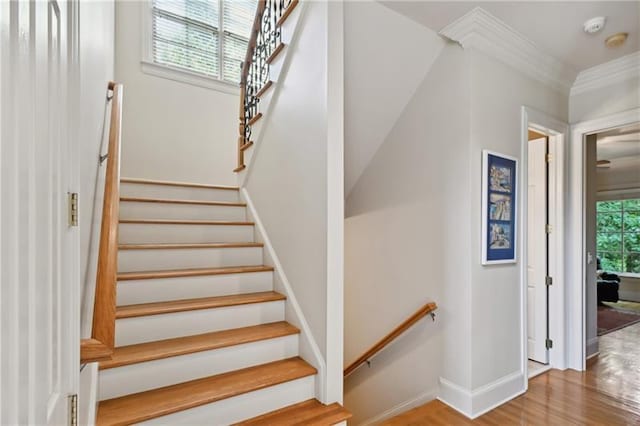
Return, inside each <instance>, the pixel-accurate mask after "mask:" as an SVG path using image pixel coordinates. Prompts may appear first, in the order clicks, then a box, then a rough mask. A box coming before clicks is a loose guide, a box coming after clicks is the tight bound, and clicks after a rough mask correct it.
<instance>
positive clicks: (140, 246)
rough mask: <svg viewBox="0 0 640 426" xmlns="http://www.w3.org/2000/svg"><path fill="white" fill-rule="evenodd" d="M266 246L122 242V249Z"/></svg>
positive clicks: (120, 247)
mask: <svg viewBox="0 0 640 426" xmlns="http://www.w3.org/2000/svg"><path fill="white" fill-rule="evenodd" d="M243 247H264V244H263V243H158V244H120V245H119V246H118V249H120V250H156V249H157V250H161V249H206V248H243Z"/></svg>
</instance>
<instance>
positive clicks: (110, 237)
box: [80, 81, 123, 364]
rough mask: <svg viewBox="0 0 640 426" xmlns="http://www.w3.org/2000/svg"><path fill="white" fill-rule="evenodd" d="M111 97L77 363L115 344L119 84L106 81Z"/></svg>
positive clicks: (107, 353) (105, 355) (101, 355)
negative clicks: (88, 321) (86, 334)
mask: <svg viewBox="0 0 640 426" xmlns="http://www.w3.org/2000/svg"><path fill="white" fill-rule="evenodd" d="M108 90H109V91H110V92H111V94H112V103H111V120H110V125H109V147H108V151H107V170H106V178H105V183H104V199H103V203H102V223H101V226H100V243H99V247H98V270H97V273H96V290H95V301H94V308H93V325H92V330H91V338H90V339H82V341H81V342H80V362H81V363H83V364H84V363H87V362H94V361H100V360H105V359H109V358H110V357H111V354H112V353H113V348H114V344H115V324H116V282H117V269H118V216H119V210H120V144H121V133H122V94H123V86H122V84H118V83H115V82H113V81H111V82H109V84H108Z"/></svg>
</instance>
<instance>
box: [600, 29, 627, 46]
mask: <svg viewBox="0 0 640 426" xmlns="http://www.w3.org/2000/svg"><path fill="white" fill-rule="evenodd" d="M627 37H629V34H627V33H618V34H614V35H612V36H609V37H607V39H606V40H605V41H604V44H605V46H607V47H608V48H610V49H613V48H616V47H620V46H622V45H623V44H624V42H625V41H627Z"/></svg>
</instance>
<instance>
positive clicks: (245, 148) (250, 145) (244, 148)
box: [240, 141, 253, 151]
mask: <svg viewBox="0 0 640 426" xmlns="http://www.w3.org/2000/svg"><path fill="white" fill-rule="evenodd" d="M252 146H253V141H249V142H247V143H245V144H244V145H242V146H241V147H240V151H246V150H247V149H249V148H251V147H252Z"/></svg>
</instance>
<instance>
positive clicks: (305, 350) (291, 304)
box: [240, 188, 327, 400]
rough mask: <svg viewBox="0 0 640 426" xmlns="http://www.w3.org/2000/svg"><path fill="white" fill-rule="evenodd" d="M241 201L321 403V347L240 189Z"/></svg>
mask: <svg viewBox="0 0 640 426" xmlns="http://www.w3.org/2000/svg"><path fill="white" fill-rule="evenodd" d="M240 198H241V199H242V200H243V201H244V202H246V203H247V215H248V217H247V219H248V220H251V221H253V222H254V223H255V232H256V235H255V237H256V242H261V243H263V244H264V256H265V265H270V266H273V267H274V269H275V270H274V273H273V274H274V276H273V284H274V289H275V290H276V291H279V292H281V293H283V294H284V295H285V296H287V300H286V303H285V318H286V320H287V321H288V322H290V323H291V324H293V325H295V326H296V327H298V328H299V329H300V357H302V358H303V359H304V360H305V361H307V362H308V363H309V364H311V365H313V366H314V367H315V368H316V369H317V370H318V375H317V380H316V397H317V398H318V399H320V400H322V397H321V396H322V395H324V394H325V387H326V381H327V366H326V361H325V359H324V357H323V356H322V352H321V351H320V347H319V346H318V344H317V342H316V341H315V339H314V337H313V334H312V333H311V327H309V323H308V322H307V320H306V318H305V316H304V313H303V312H302V308H301V307H300V304H299V303H298V300H297V299H296V296H295V294H294V292H293V289H292V287H291V284H290V283H289V279H288V278H287V276H286V274H285V273H284V269H283V268H282V264H281V263H280V259H278V255H277V254H276V251H275V249H274V248H273V245H272V244H271V240H270V239H269V236H268V234H267V231H266V229H265V227H264V225H263V224H262V221H261V220H260V216H259V215H258V212H257V211H256V208H255V205H254V204H253V201H252V200H251V196H250V195H249V192H248V191H247V188H241V190H240Z"/></svg>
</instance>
